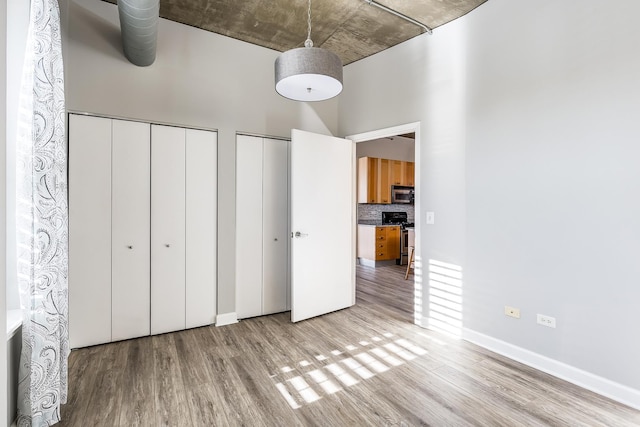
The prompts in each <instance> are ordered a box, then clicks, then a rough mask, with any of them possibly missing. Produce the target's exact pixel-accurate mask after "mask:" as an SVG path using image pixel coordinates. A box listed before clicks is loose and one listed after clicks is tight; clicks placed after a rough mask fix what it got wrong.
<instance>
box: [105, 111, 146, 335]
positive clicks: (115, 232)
mask: <svg viewBox="0 0 640 427" xmlns="http://www.w3.org/2000/svg"><path fill="white" fill-rule="evenodd" d="M112 129H113V136H112V159H111V169H112V174H111V187H112V188H111V192H112V197H111V216H112V220H111V221H112V240H111V244H112V248H111V256H112V258H111V262H112V269H111V273H112V274H111V289H112V293H111V299H112V303H111V304H112V330H111V335H112V340H113V341H118V340H124V339H128V338H136V337H141V336H145V335H149V333H150V303H151V302H150V294H149V291H150V289H149V286H150V279H149V263H150V262H151V261H150V257H151V254H150V247H149V242H150V232H151V230H150V227H151V224H150V214H151V212H150V209H151V207H150V203H151V202H150V197H151V194H150V191H151V187H150V176H149V174H150V164H149V162H150V138H151V134H150V132H151V126H150V125H149V124H148V123H139V122H130V121H125V120H113V121H112Z"/></svg>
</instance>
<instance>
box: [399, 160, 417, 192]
mask: <svg viewBox="0 0 640 427" xmlns="http://www.w3.org/2000/svg"><path fill="white" fill-rule="evenodd" d="M415 182H416V181H415V163H414V162H404V184H402V185H407V186H409V187H414V186H415Z"/></svg>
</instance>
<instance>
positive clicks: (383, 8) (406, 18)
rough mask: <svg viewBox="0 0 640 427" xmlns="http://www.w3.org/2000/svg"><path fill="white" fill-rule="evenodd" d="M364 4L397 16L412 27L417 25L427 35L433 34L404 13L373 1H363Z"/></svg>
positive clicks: (429, 29)
mask: <svg viewBox="0 0 640 427" xmlns="http://www.w3.org/2000/svg"><path fill="white" fill-rule="evenodd" d="M364 1H365V3H368V4H369V5H371V6H375V7H377V8H379V9H382V10H384V11H385V12H388V13H390V14H392V15H395V16H397V17H398V18H402V19H404V20H405V21H407V22H411V23H412V24H413V25H417V26H418V27H420V28H422V29H423V30H425V31H426V32H427V33H429V34H433V30H432V29H431V28H429V27H427V26H426V25H424V24H423V23H422V22H420V21H416V20H415V19H413V18H411V17H410V16H407V15H405V14H404V13H400V12H398V11H397V10H393V9H391V8H390V7H387V6H385V5H383V4H380V3H378V2H376V1H374V0H364Z"/></svg>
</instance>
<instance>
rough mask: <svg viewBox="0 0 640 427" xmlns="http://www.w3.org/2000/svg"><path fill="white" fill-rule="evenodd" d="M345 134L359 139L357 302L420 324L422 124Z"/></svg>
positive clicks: (357, 141) (351, 138) (353, 138)
mask: <svg viewBox="0 0 640 427" xmlns="http://www.w3.org/2000/svg"><path fill="white" fill-rule="evenodd" d="M347 138H348V139H350V140H352V141H354V142H355V143H357V144H356V153H357V154H356V157H357V159H356V162H357V163H358V165H357V166H358V169H359V171H358V172H357V174H358V176H357V178H356V182H357V185H356V189H355V193H356V196H355V197H354V203H356V202H357V209H358V214H357V221H358V226H357V227H356V228H357V230H358V237H357V241H358V248H357V252H358V253H357V260H356V264H357V266H356V292H357V296H358V300H359V302H367V301H373V300H375V301H376V302H378V303H383V304H385V305H386V306H388V307H389V308H390V309H391V310H392V311H395V313H396V315H397V316H400V317H401V318H402V319H403V320H407V321H409V322H412V323H415V324H417V325H420V326H421V325H422V299H423V298H422V275H421V271H420V270H421V269H420V221H417V219H419V218H420V215H419V213H420V123H419V122H415V123H408V124H404V125H399V126H394V127H390V128H385V129H379V130H374V131H370V132H365V133H361V134H356V135H351V136H348V137H347ZM365 169H367V171H365ZM368 172H371V173H368ZM409 233H411V234H413V236H411V237H412V239H411V242H410V243H409ZM414 236H415V238H413V237H414ZM412 249H413V261H414V262H413V263H411V261H412V259H410V258H411V252H412ZM407 264H410V268H409V269H408V270H407V267H408V265H407ZM407 271H408V272H409V274H408V277H407V279H405V275H406V272H407Z"/></svg>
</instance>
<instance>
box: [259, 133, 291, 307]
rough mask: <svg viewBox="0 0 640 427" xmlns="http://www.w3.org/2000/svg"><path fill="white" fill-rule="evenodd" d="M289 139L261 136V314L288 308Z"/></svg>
mask: <svg viewBox="0 0 640 427" xmlns="http://www.w3.org/2000/svg"><path fill="white" fill-rule="evenodd" d="M287 155H288V142H287V141H281V140H276V139H267V138H265V139H264V161H263V165H264V167H263V173H262V193H263V202H262V232H263V236H264V238H263V242H262V244H263V251H262V253H263V269H262V272H263V273H262V314H270V313H280V312H282V311H286V310H287V290H288V286H287V285H288V283H287V277H288V274H287V273H288V269H287V266H288V259H289V257H288V251H287V246H288V242H289V238H288V229H289V221H288V212H289V209H288V204H287V201H288V198H287V190H288V170H287V166H288V158H287Z"/></svg>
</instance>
